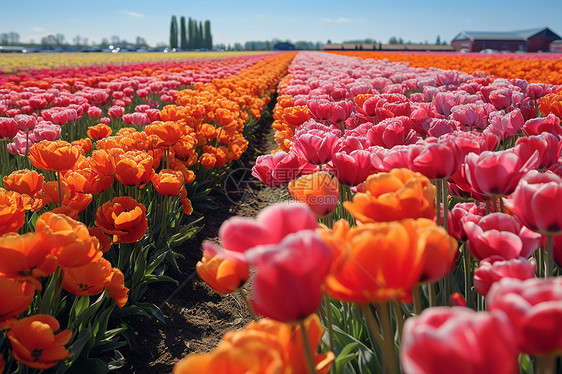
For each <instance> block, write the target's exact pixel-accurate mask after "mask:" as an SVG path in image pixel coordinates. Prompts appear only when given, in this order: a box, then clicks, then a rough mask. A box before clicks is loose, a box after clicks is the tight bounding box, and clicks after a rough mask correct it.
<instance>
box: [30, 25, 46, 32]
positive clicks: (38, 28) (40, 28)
mask: <svg viewBox="0 0 562 374" xmlns="http://www.w3.org/2000/svg"><path fill="white" fill-rule="evenodd" d="M31 30H33V31H43V28H42V27H39V26H35V27H33V28H32V29H31Z"/></svg>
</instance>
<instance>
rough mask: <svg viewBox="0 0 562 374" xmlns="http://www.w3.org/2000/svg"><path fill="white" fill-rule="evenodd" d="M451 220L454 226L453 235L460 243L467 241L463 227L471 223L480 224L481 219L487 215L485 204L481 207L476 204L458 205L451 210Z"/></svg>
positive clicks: (481, 204)
mask: <svg viewBox="0 0 562 374" xmlns="http://www.w3.org/2000/svg"><path fill="white" fill-rule="evenodd" d="M450 212H451V220H450V221H449V222H450V225H451V226H452V231H451V234H452V235H453V236H454V237H455V238H456V239H457V240H460V241H463V242H464V241H466V240H467V237H466V233H465V231H464V228H463V225H464V223H465V222H468V221H471V222H474V223H478V221H479V220H480V218H482V217H483V216H484V215H485V214H486V206H485V205H484V203H480V204H479V205H477V204H475V203H457V204H455V206H454V207H453V209H451V210H450Z"/></svg>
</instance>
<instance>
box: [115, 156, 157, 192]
mask: <svg viewBox="0 0 562 374" xmlns="http://www.w3.org/2000/svg"><path fill="white" fill-rule="evenodd" d="M153 162H154V160H153V158H152V157H151V156H149V155H148V154H147V153H146V152H142V151H129V152H125V153H124V154H122V155H120V156H118V158H117V162H116V163H115V179H117V180H118V181H119V182H120V183H122V184H124V185H125V186H139V187H140V188H143V187H144V186H145V185H146V184H147V183H148V182H149V181H150V179H151V178H152V176H153V175H154V169H153V168H152V165H153Z"/></svg>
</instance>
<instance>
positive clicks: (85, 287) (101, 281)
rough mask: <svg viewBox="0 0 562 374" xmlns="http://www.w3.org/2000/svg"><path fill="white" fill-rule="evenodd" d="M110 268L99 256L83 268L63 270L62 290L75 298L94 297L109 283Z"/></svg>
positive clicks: (109, 264)
mask: <svg viewBox="0 0 562 374" xmlns="http://www.w3.org/2000/svg"><path fill="white" fill-rule="evenodd" d="M111 269H112V266H111V263H110V262H109V261H107V260H106V259H105V258H103V257H101V252H99V255H98V256H97V257H96V258H95V259H94V260H93V261H92V262H90V263H88V264H86V265H84V266H77V267H73V268H63V276H62V283H61V285H62V288H64V289H65V290H66V291H68V292H70V293H71V294H73V295H77V296H94V295H97V294H99V293H100V292H102V291H103V290H104V289H105V288H106V287H107V285H108V284H109V281H110V276H111V275H112V272H111Z"/></svg>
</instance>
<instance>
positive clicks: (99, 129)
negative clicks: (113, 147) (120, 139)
mask: <svg viewBox="0 0 562 374" xmlns="http://www.w3.org/2000/svg"><path fill="white" fill-rule="evenodd" d="M111 133H112V130H111V127H109V126H107V125H104V124H103V123H100V124H99V125H95V126H90V127H89V128H88V132H87V134H88V137H89V138H90V139H92V140H94V141H95V140H100V139H103V138H107V137H108V136H110V135H111Z"/></svg>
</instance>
